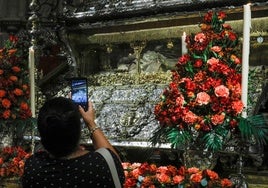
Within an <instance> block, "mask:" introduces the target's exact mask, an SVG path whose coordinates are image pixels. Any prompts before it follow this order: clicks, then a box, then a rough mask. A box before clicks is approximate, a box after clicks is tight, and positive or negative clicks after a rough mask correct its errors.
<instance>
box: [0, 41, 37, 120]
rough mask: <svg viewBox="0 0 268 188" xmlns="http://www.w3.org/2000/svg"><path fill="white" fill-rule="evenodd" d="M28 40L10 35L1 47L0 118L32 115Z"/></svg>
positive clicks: (12, 118) (6, 118)
mask: <svg viewBox="0 0 268 188" xmlns="http://www.w3.org/2000/svg"><path fill="white" fill-rule="evenodd" d="M27 40H28V39H22V40H19V38H18V37H16V36H10V37H9V40H7V41H6V44H5V46H4V47H3V48H2V49H0V120H14V119H27V118H29V117H31V115H32V114H31V110H30V107H29V96H30V95H29V92H30V91H29V76H28V69H29V68H28V53H27V51H26V50H28V47H27V44H25V43H27Z"/></svg>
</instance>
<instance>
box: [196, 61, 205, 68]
mask: <svg viewBox="0 0 268 188" xmlns="http://www.w3.org/2000/svg"><path fill="white" fill-rule="evenodd" d="M202 65H203V61H202V59H197V60H196V61H195V63H194V67H196V68H198V67H201V66H202Z"/></svg>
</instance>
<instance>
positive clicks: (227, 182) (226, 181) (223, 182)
mask: <svg viewBox="0 0 268 188" xmlns="http://www.w3.org/2000/svg"><path fill="white" fill-rule="evenodd" d="M221 186H222V187H231V186H232V182H231V181H230V180H229V179H227V178H224V179H222V180H221Z"/></svg>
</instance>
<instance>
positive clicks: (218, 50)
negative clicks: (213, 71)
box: [210, 46, 222, 53]
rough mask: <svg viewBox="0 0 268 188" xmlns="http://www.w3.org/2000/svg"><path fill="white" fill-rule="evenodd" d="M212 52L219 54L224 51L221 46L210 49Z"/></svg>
mask: <svg viewBox="0 0 268 188" xmlns="http://www.w3.org/2000/svg"><path fill="white" fill-rule="evenodd" d="M210 50H211V51H213V52H217V53H219V52H220V51H221V50H222V47H220V46H212V47H211V48H210Z"/></svg>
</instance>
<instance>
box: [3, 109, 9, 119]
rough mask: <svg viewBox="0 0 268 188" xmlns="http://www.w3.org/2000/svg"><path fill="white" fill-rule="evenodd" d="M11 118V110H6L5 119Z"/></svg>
mask: <svg viewBox="0 0 268 188" xmlns="http://www.w3.org/2000/svg"><path fill="white" fill-rule="evenodd" d="M10 116H11V111H10V110H5V111H4V112H3V118H4V119H8V118H9V117H10Z"/></svg>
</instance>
